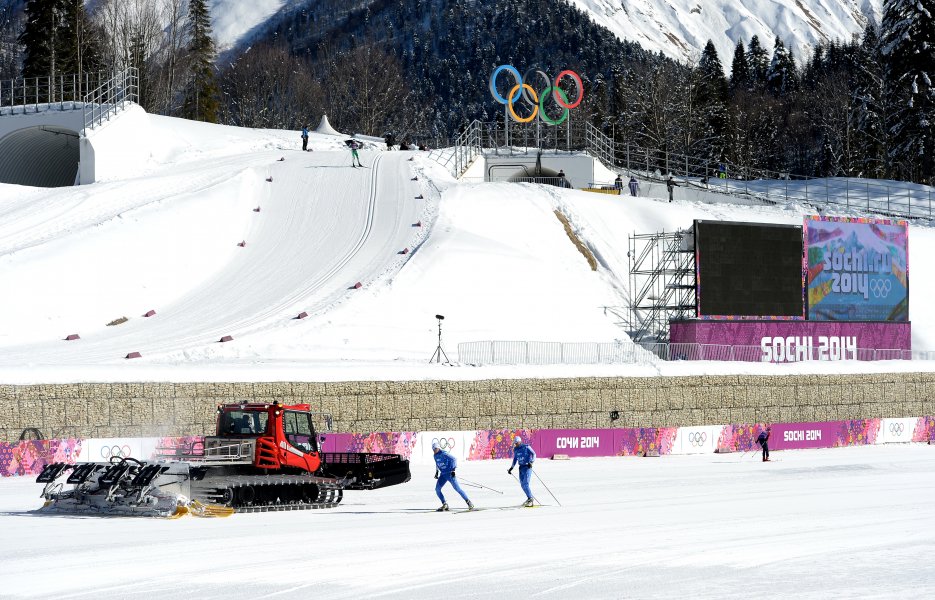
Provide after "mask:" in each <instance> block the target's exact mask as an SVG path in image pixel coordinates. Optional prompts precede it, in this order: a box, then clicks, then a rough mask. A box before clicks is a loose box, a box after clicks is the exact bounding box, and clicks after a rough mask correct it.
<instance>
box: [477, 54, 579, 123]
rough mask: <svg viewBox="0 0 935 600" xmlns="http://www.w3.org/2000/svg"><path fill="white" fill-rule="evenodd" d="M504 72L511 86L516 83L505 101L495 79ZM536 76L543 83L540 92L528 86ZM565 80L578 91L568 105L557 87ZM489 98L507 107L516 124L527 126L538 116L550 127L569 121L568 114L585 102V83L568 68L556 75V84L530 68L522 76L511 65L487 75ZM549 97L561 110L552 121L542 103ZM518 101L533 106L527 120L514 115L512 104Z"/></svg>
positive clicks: (561, 91)
mask: <svg viewBox="0 0 935 600" xmlns="http://www.w3.org/2000/svg"><path fill="white" fill-rule="evenodd" d="M504 71H506V72H507V73H509V74H510V75H511V76H512V77H513V83H514V84H515V85H514V86H513V87H512V88H511V89H510V93H509V94H507V95H506V98H504V97H503V96H502V95H501V94H500V92H498V91H497V78H498V77H499V76H500V74H501V73H503V72H504ZM536 77H538V78H539V79H541V80H542V81H543V82H545V84H546V86H545V87H544V88H542V89H541V91H536V88H534V87H533V86H532V85H530V84H529V83H527V82H528V81H533V78H536ZM565 77H570V78H571V80H572V81H573V82H574V84H575V90H576V91H577V92H578V93H577V95H576V98H575V101H574V102H569V101H568V95H567V94H566V93H565V91H564V90H562V89H561V88H560V87H559V84H560V83H561V82H562V79H564V78H565ZM490 95H491V96H493V98H494V100H496V101H497V102H499V103H500V104H505V105H506V107H507V108H508V109H509V111H510V116H511V117H513V120H514V121H516V122H517V123H529V122H530V121H532V120H533V119H535V118H536V117H537V116H538V117H539V118H540V119H541V120H542V121H544V122H545V123H547V124H549V125H561V124H562V123H564V122H565V120H566V119H567V118H568V111H569V110H571V109H574V108H577V107H578V105H579V104H581V100H583V99H584V83H583V82H582V81H581V76H580V75H578V74H577V73H576V72H574V71H572V70H571V69H565V70H564V71H562V72H561V73H559V74H558V77H556V78H555V81H552V78H551V77H549V76H548V75H547V74H546V73H545V72H544V71H540V70H539V69H529V70H528V71H526V74H525V75H522V76H521V75H520V74H519V71H518V70H517V69H516V67H514V66H513V65H500V66H499V67H497V68H496V69H494V70H493V72H492V73H491V74H490ZM549 97H552V98H553V99H554V100H555V103H556V104H558V105H559V106H560V107H561V108H562V116H561V117H560V118H558V119H553V118H552V117H550V116H549V115H548V114H547V113H546V111H545V101H546V100H547V99H548V98H549ZM520 98H522V99H523V100H524V101H525V102H526V103H527V104H529V105H530V106H531V107H532V113H531V114H530V115H529V116H528V117H521V116H519V115H518V114H516V109H515V108H514V104H515V103H516V102H518V101H519V100H520Z"/></svg>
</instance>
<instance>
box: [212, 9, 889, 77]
mask: <svg viewBox="0 0 935 600" xmlns="http://www.w3.org/2000/svg"><path fill="white" fill-rule="evenodd" d="M299 1H300V0H251V1H250V2H245V1H244V0H210V2H211V15H212V26H213V29H214V35H215V40H216V41H217V44H218V49H219V50H221V51H224V50H228V49H230V48H232V47H233V46H235V45H236V44H237V43H238V42H240V41H242V40H244V39H245V37H246V36H249V33H250V32H251V31H252V30H253V29H254V28H255V27H257V26H258V25H261V24H262V23H264V22H266V21H267V20H268V19H269V18H270V17H272V16H273V15H274V14H275V13H276V12H278V11H279V10H281V9H282V8H284V7H287V6H289V5H291V4H295V3H298V2H299ZM553 1H555V2H569V3H571V4H574V5H576V6H577V7H578V8H580V9H581V10H583V11H585V12H587V13H589V14H590V15H591V17H592V18H593V20H594V22H596V23H597V24H598V25H601V26H603V27H606V28H607V29H609V30H610V31H612V32H613V33H614V34H615V35H617V37H619V38H621V39H626V40H631V41H635V42H639V43H640V45H642V46H643V47H644V48H646V49H647V50H651V51H653V52H661V53H663V54H665V55H666V56H669V57H671V58H675V59H677V60H696V59H697V58H698V56H699V55H700V54H701V50H702V48H704V46H705V44H706V43H707V41H708V40H709V39H710V40H712V41H713V42H714V45H715V47H716V48H717V50H718V54H719V55H720V57H721V62H722V63H724V69H725V70H729V69H730V59H731V57H732V56H733V52H734V45H735V44H736V43H737V41H738V40H742V41H743V42H744V44H746V43H748V42H749V41H750V38H751V37H752V36H753V35H758V36H759V38H760V42H761V43H762V45H763V46H764V47H765V48H766V49H767V50H770V51H771V50H772V47H773V39H774V38H775V37H776V36H779V37H780V38H781V39H782V40H783V42H784V43H785V44H786V46H787V47H791V48H792V49H793V50H794V52H795V56H796V59H797V60H799V61H800V62H802V60H803V59H804V58H805V57H807V56H808V54H810V53H811V48H813V47H814V45H815V44H817V43H819V42H824V41H829V40H834V39H839V40H849V39H850V38H851V36H853V35H854V34H859V33H860V32H861V31H863V29H864V27H866V25H867V23H868V22H873V23H879V22H880V20H881V18H882V14H883V0H553Z"/></svg>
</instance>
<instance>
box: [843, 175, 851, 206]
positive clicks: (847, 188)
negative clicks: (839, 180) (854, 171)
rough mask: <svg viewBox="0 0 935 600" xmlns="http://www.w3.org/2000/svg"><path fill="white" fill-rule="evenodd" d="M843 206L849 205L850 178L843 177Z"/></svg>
mask: <svg viewBox="0 0 935 600" xmlns="http://www.w3.org/2000/svg"><path fill="white" fill-rule="evenodd" d="M844 206H846V207H847V208H850V207H851V178H850V177H847V178H845V179H844Z"/></svg>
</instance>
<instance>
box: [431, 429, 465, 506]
mask: <svg viewBox="0 0 935 600" xmlns="http://www.w3.org/2000/svg"><path fill="white" fill-rule="evenodd" d="M432 453H433V454H434V455H435V479H437V480H438V483H436V484H435V494H436V495H437V496H438V499H439V500H441V501H442V505H441V506H439V507H438V508H437V509H436V511H435V512H444V511H446V510H448V503H447V502H445V495H444V494H442V486H443V485H445V484H446V483H450V484H451V487H453V488H454V489H455V491H456V492H458V493H459V494H460V495H461V497H462V498H464V501H465V502H467V507H468V510H474V505H473V504H472V503H471V501H470V499H468V497H467V494H465V493H464V490H462V489H461V486H460V485H458V480H457V479H456V478H455V467H457V466H458V459H456V458H455V457H454V456H452V455H451V454H449V453H448V452H445V451H444V450H442V449H441V447H440V446H439V445H438V442H437V441H436V442H432Z"/></svg>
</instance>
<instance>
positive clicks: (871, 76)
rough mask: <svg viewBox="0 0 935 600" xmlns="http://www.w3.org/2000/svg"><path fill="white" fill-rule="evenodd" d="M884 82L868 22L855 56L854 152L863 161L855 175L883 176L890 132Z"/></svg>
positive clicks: (879, 55)
mask: <svg viewBox="0 0 935 600" xmlns="http://www.w3.org/2000/svg"><path fill="white" fill-rule="evenodd" d="M885 82H886V80H885V77H884V62H883V53H882V50H881V47H880V38H879V36H878V35H877V31H876V28H874V26H873V25H872V24H871V25H867V28H866V29H865V30H864V35H863V39H862V40H861V43H860V46H859V47H858V49H857V52H856V54H855V56H854V97H855V100H856V102H857V111H856V114H855V123H854V128H855V130H856V136H857V141H856V146H857V148H856V155H857V158H858V160H860V162H861V163H862V169H861V171H859V172H858V173H857V174H858V175H864V174H865V175H866V176H870V177H876V178H883V177H886V173H887V149H888V147H889V132H888V128H887V127H886V121H887V112H888V111H887V108H888V107H887V103H886V94H885Z"/></svg>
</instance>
